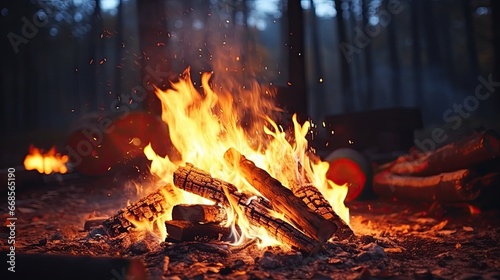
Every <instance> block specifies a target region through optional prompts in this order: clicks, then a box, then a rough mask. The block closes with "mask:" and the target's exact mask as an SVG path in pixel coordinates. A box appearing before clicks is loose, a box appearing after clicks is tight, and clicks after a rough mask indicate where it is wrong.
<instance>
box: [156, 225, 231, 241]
mask: <svg viewBox="0 0 500 280" xmlns="http://www.w3.org/2000/svg"><path fill="white" fill-rule="evenodd" d="M165 226H166V228H167V233H168V236H167V238H166V240H165V241H168V242H187V241H205V242H206V241H215V240H217V241H229V239H230V234H231V232H230V229H229V228H227V227H223V226H221V225H219V224H216V223H206V224H200V223H193V222H188V221H179V220H172V221H166V222H165Z"/></svg>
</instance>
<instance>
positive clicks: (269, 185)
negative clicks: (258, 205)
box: [224, 148, 338, 242]
mask: <svg viewBox="0 0 500 280" xmlns="http://www.w3.org/2000/svg"><path fill="white" fill-rule="evenodd" d="M224 159H225V160H226V161H227V162H228V163H230V164H231V165H233V167H235V168H237V169H239V170H240V171H241V174H242V175H243V177H244V178H245V179H246V180H247V181H248V182H249V183H250V184H251V185H252V186H253V187H254V188H255V189H256V190H257V191H259V192H260V193H261V194H262V195H263V196H264V197H266V198H267V199H269V201H270V202H271V204H272V206H273V208H276V209H277V210H279V211H281V212H282V213H284V214H285V216H286V217H287V218H288V219H289V220H291V221H292V222H293V223H294V224H295V225H297V226H298V227H300V228H301V229H302V230H303V231H305V232H306V233H308V234H309V235H310V236H311V237H313V238H316V239H318V240H319V241H320V242H326V241H327V240H328V239H330V238H331V237H332V235H333V234H334V233H335V232H336V231H337V229H338V227H337V225H336V224H335V223H333V222H332V221H330V220H326V219H324V218H323V217H322V216H321V215H320V214H318V213H316V212H314V211H313V210H311V209H310V208H309V207H308V206H307V205H306V203H304V201H302V200H301V199H300V198H298V197H296V196H295V195H294V194H293V192H292V191H291V190H290V189H288V188H286V187H285V186H283V185H282V184H281V183H280V182H279V181H278V180H276V179H274V178H273V177H272V176H271V175H269V173H267V172H266V171H265V170H264V169H261V168H258V167H257V166H255V164H254V163H253V162H252V161H250V160H248V159H247V158H245V156H243V155H242V154H240V153H239V152H238V151H237V150H235V149H233V148H230V149H228V150H227V151H226V153H225V154H224ZM306 195H307V194H306Z"/></svg>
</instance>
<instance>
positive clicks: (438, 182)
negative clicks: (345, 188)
mask: <svg viewBox="0 0 500 280" xmlns="http://www.w3.org/2000/svg"><path fill="white" fill-rule="evenodd" d="M481 184H482V183H481V177H478V176H476V174H475V172H474V171H472V170H469V169H462V170H458V171H454V172H448V173H442V174H439V175H434V176H427V177H412V176H401V175H396V174H393V173H391V172H389V171H385V172H380V173H378V174H377V175H375V177H374V179H373V189H374V192H375V193H376V194H377V195H380V196H382V197H387V198H398V199H411V200H422V201H433V200H437V201H441V202H464V201H471V200H473V199H475V198H477V197H478V196H479V193H480V190H481Z"/></svg>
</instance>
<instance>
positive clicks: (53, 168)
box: [24, 145, 69, 174]
mask: <svg viewBox="0 0 500 280" xmlns="http://www.w3.org/2000/svg"><path fill="white" fill-rule="evenodd" d="M68 160H69V157H68V156H67V155H61V154H60V153H58V152H57V150H56V147H52V148H50V150H48V151H47V152H44V151H43V150H42V149H40V148H37V147H35V146H33V145H30V148H29V152H28V154H27V155H26V157H25V158H24V168H25V169H26V170H37V171H38V172H39V173H42V174H51V173H62V174H64V173H66V172H68V167H67V166H66V163H67V162H68Z"/></svg>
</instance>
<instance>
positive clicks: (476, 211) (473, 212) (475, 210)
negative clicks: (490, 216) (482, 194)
mask: <svg viewBox="0 0 500 280" xmlns="http://www.w3.org/2000/svg"><path fill="white" fill-rule="evenodd" d="M469 211H470V214H471V215H477V214H481V209H479V208H477V207H475V206H474V205H471V204H469Z"/></svg>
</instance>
